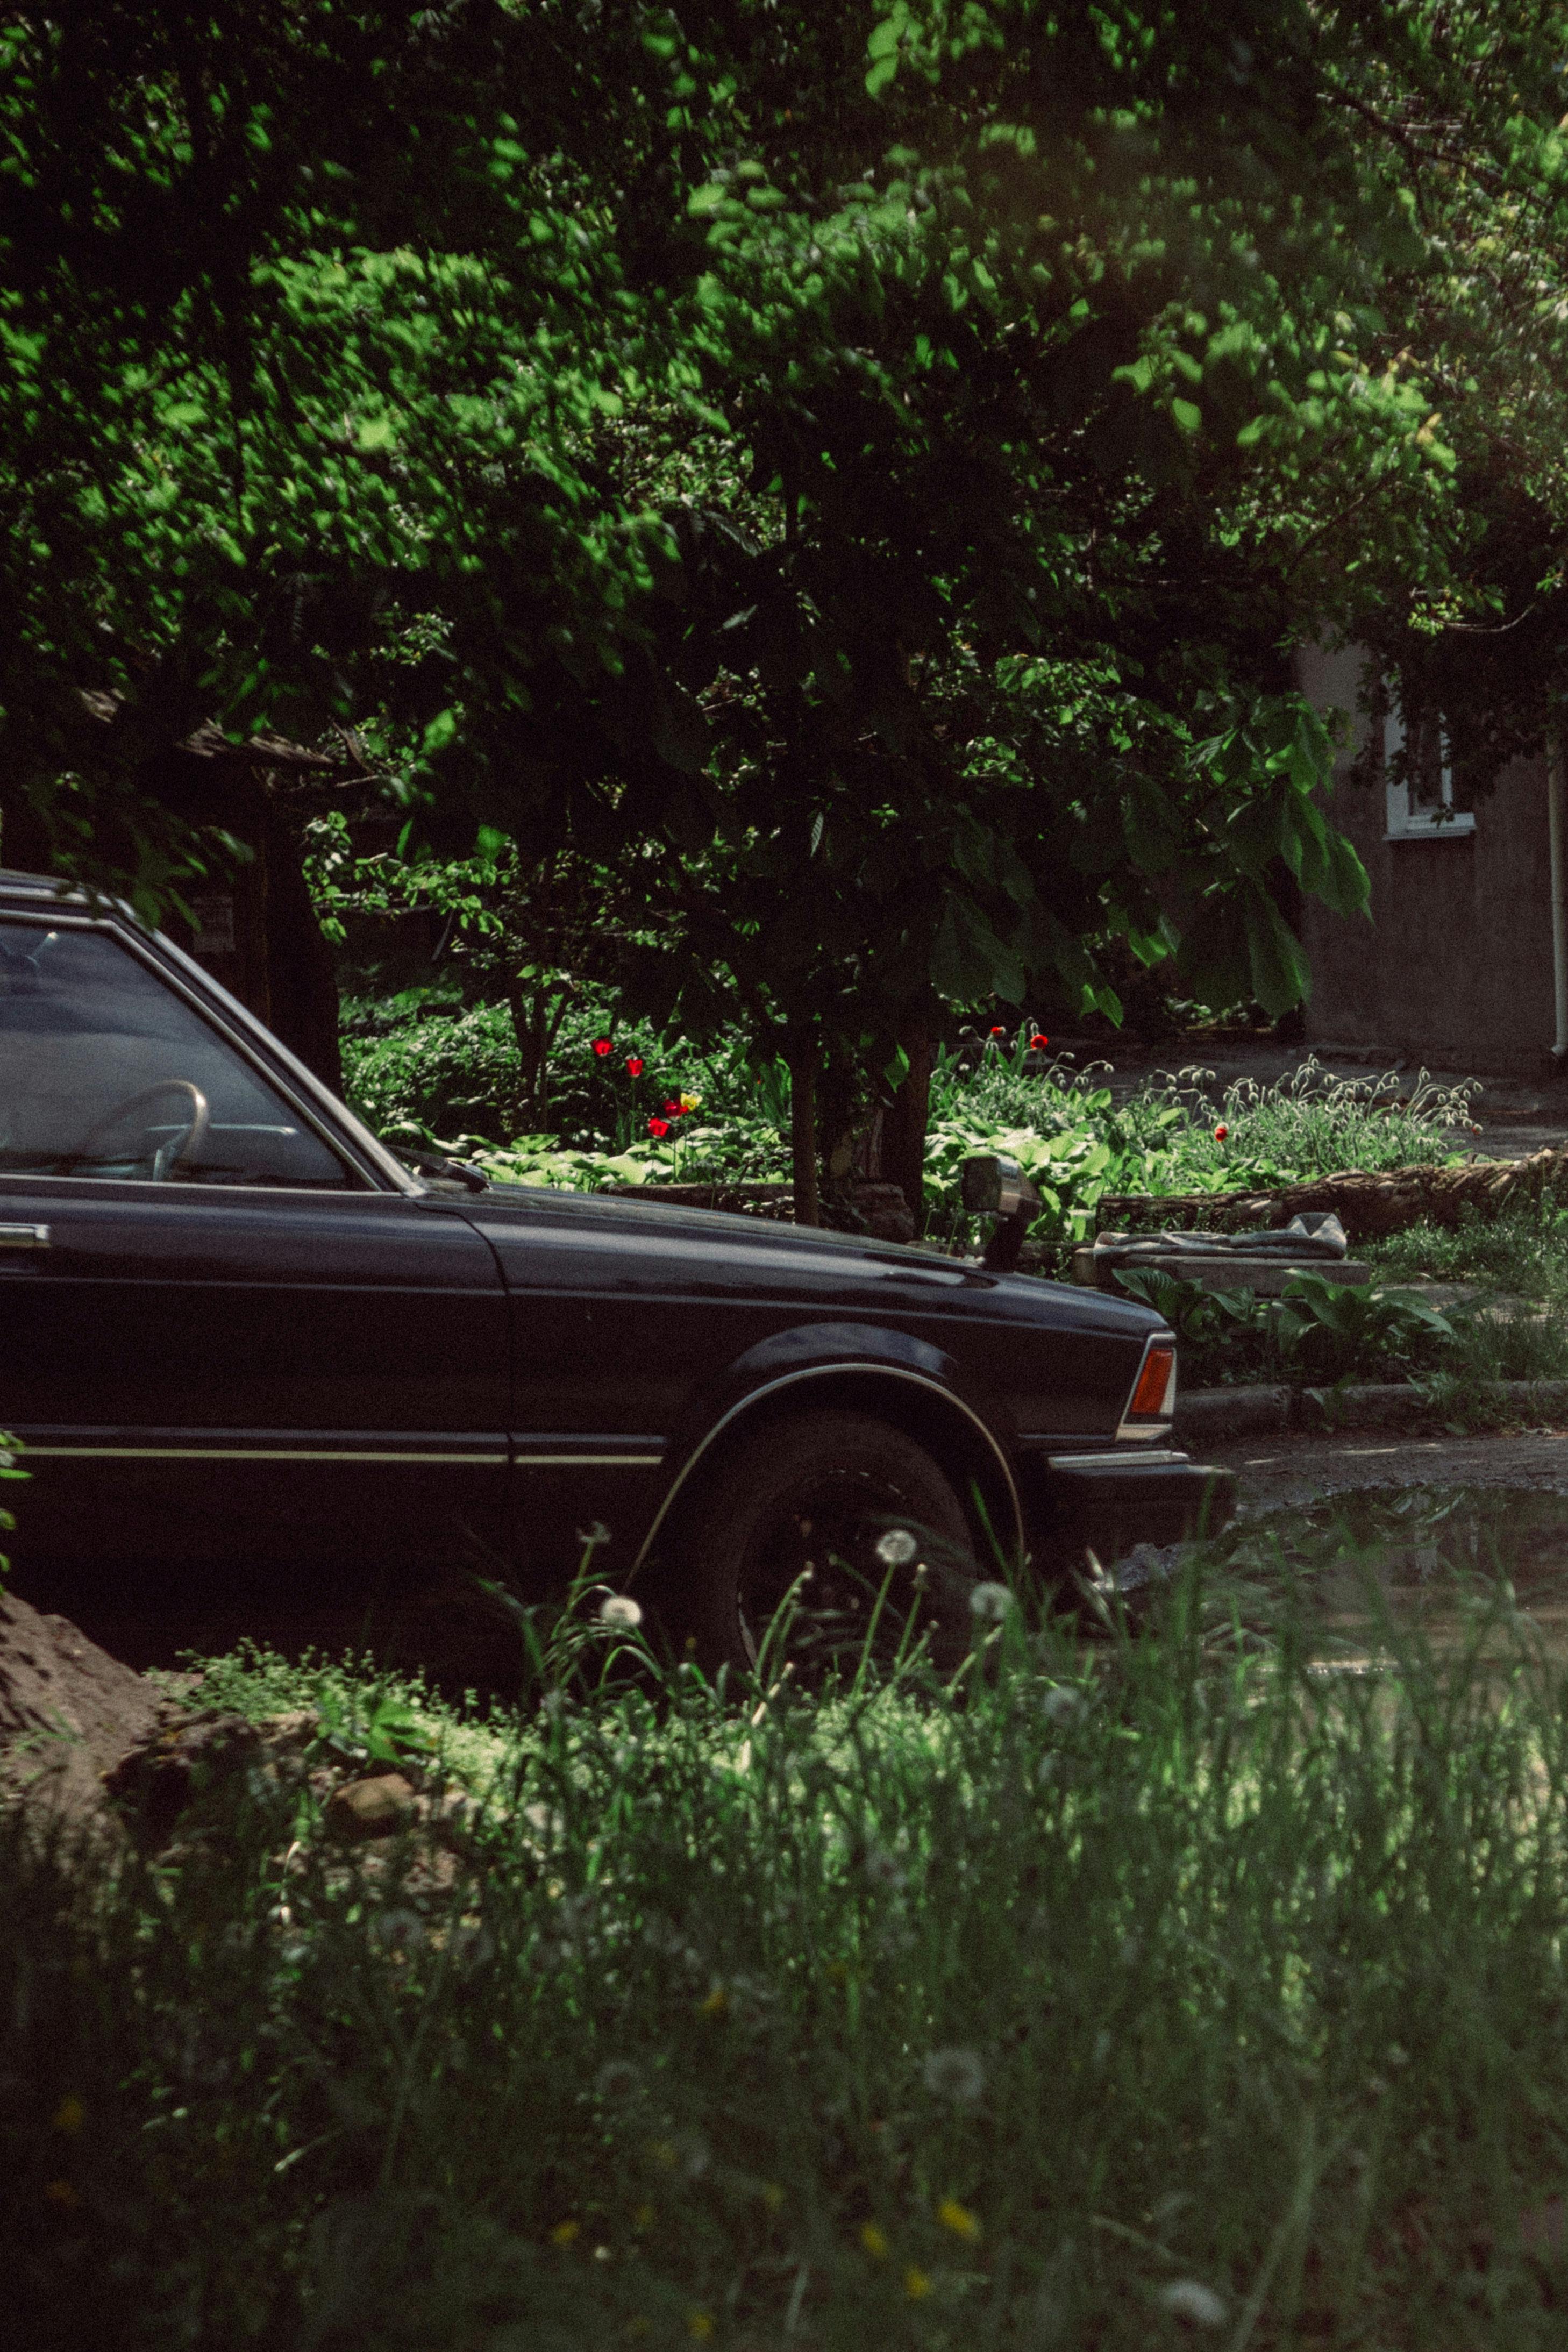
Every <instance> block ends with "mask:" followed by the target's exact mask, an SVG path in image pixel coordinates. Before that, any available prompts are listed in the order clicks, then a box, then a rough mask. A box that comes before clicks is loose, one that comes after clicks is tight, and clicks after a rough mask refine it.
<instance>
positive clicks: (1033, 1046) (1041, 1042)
mask: <svg viewBox="0 0 1568 2352" xmlns="http://www.w3.org/2000/svg"><path fill="white" fill-rule="evenodd" d="M1050 1042H1051V1041H1050V1039H1049V1038H1048V1037H1042V1036H1041V1035H1040V1034H1039V1031H1038V1030H1037V1031H1036V1032H1035V1034H1034V1035H1033V1036H1032V1037H1031V1038H1030V1040H1029V1050H1030V1052H1031V1053H1035V1054H1037V1053H1039V1052H1040V1051H1041V1050H1042V1049H1043V1048H1044V1047H1045V1046H1047V1045H1049V1044H1050Z"/></svg>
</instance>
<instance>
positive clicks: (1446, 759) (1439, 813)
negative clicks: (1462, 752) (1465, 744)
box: [1383, 693, 1476, 841]
mask: <svg viewBox="0 0 1568 2352" xmlns="http://www.w3.org/2000/svg"><path fill="white" fill-rule="evenodd" d="M1383 779H1384V795H1385V798H1386V803H1387V811H1388V819H1387V824H1386V827H1385V832H1384V837H1385V839H1387V840H1389V841H1461V840H1463V839H1464V838H1465V836H1466V835H1468V834H1472V833H1474V831H1475V829H1476V819H1475V812H1474V811H1473V810H1471V809H1462V808H1457V807H1456V806H1455V804H1454V763H1453V760H1452V757H1451V756H1450V753H1449V749H1448V733H1447V728H1446V727H1445V726H1444V724H1443V722H1442V720H1441V719H1440V718H1438V717H1437V715H1436V712H1435V711H1434V712H1428V713H1427V715H1426V717H1425V718H1422V719H1417V721H1416V722H1415V728H1414V730H1407V729H1406V727H1405V714H1404V712H1403V711H1402V710H1401V709H1400V707H1399V698H1398V696H1397V695H1395V694H1394V693H1390V695H1389V698H1388V703H1387V707H1386V709H1384V719H1383Z"/></svg>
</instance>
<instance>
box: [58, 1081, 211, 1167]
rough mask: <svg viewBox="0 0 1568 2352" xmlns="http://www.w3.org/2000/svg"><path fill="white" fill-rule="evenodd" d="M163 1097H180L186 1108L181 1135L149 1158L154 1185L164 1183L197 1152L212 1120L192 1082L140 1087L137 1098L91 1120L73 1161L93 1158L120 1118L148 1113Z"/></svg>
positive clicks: (78, 1161)
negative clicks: (143, 1111) (134, 1112)
mask: <svg viewBox="0 0 1568 2352" xmlns="http://www.w3.org/2000/svg"><path fill="white" fill-rule="evenodd" d="M166 1095H183V1096H184V1098H185V1101H186V1104H187V1105H188V1107H189V1115H188V1121H187V1124H186V1127H185V1131H184V1134H183V1135H181V1136H178V1137H174V1138H171V1139H170V1140H169V1142H167V1143H161V1144H160V1145H159V1146H158V1148H157V1150H155V1151H154V1152H153V1155H152V1160H153V1165H152V1181H153V1183H154V1184H162V1183H164V1182H166V1181H167V1180H168V1178H169V1177H170V1176H172V1175H173V1174H174V1171H175V1169H177V1168H178V1167H180V1166H181V1164H182V1163H183V1162H184V1160H188V1159H189V1158H190V1157H191V1155H192V1153H193V1152H195V1151H196V1150H199V1148H200V1146H201V1145H202V1143H203V1142H204V1141H205V1137H206V1131H207V1128H208V1126H209V1125H210V1123H211V1120H212V1112H211V1109H210V1108H209V1107H208V1104H207V1098H206V1097H205V1095H204V1094H203V1092H202V1090H201V1088H200V1087H198V1086H197V1085H196V1084H195V1081H194V1080H193V1079H191V1078H160V1079H159V1080H158V1083H157V1085H156V1086H152V1087H142V1091H141V1093H140V1094H136V1095H127V1097H125V1100H124V1101H123V1102H121V1103H116V1104H115V1106H114V1108H113V1109H112V1110H108V1111H105V1112H104V1114H103V1117H102V1118H97V1119H94V1121H93V1123H92V1125H91V1126H90V1127H89V1129H88V1131H87V1133H86V1134H85V1135H84V1136H83V1137H82V1139H81V1141H80V1142H79V1144H78V1145H77V1148H76V1150H74V1151H73V1152H72V1154H71V1159H72V1160H73V1161H74V1162H76V1163H78V1164H79V1163H80V1162H81V1161H82V1160H90V1159H91V1158H93V1156H94V1154H95V1150H96V1148H97V1146H98V1145H99V1144H100V1142H101V1140H102V1139H103V1138H104V1137H105V1136H106V1135H112V1133H113V1132H114V1129H115V1128H116V1127H117V1126H118V1125H119V1123H120V1121H121V1119H122V1118H130V1117H131V1115H132V1111H139V1110H145V1109H149V1108H151V1107H152V1105H153V1103H155V1102H158V1101H160V1100H161V1099H162V1098H163V1097H164V1096H166ZM147 1124H148V1122H147V1121H146V1120H145V1119H143V1120H142V1135H143V1138H145V1135H146V1132H147Z"/></svg>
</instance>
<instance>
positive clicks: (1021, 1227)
mask: <svg viewBox="0 0 1568 2352" xmlns="http://www.w3.org/2000/svg"><path fill="white" fill-rule="evenodd" d="M962 1175H963V1205H964V1207H965V1209H966V1210H967V1211H968V1212H969V1214H970V1215H971V1216H972V1217H996V1218H998V1219H999V1220H1000V1223H998V1225H997V1227H996V1230H995V1232H994V1234H992V1236H991V1238H990V1240H989V1241H988V1242H987V1243H986V1244H985V1250H984V1255H983V1256H982V1258H981V1261H980V1263H981V1264H982V1265H984V1267H985V1268H986V1269H987V1271H988V1272H990V1273H992V1274H1011V1273H1012V1271H1013V1269H1014V1267H1015V1266H1016V1265H1017V1263H1018V1257H1019V1253H1020V1252H1021V1251H1022V1249H1023V1246H1024V1236H1025V1234H1026V1233H1027V1232H1028V1230H1029V1227H1030V1225H1031V1224H1032V1223H1034V1219H1035V1213H1036V1211H1037V1209H1038V1207H1039V1205H1040V1196H1039V1194H1038V1193H1037V1192H1036V1190H1035V1188H1034V1186H1033V1184H1031V1183H1030V1181H1029V1180H1028V1178H1027V1177H1026V1175H1025V1173H1024V1171H1023V1170H1022V1169H1021V1168H1020V1167H1019V1165H1018V1163H1017V1161H1016V1160H1009V1159H1008V1157H1007V1155H1006V1153H1005V1152H1002V1151H984V1152H975V1153H974V1154H973V1156H972V1157H971V1158H970V1159H968V1160H965V1161H964V1162H963V1171H962Z"/></svg>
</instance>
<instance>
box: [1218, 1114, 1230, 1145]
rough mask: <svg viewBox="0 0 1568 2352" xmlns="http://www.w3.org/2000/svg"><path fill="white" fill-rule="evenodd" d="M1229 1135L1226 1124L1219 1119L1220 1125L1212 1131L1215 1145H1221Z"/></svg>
mask: <svg viewBox="0 0 1568 2352" xmlns="http://www.w3.org/2000/svg"><path fill="white" fill-rule="evenodd" d="M1229 1133H1230V1129H1229V1128H1228V1127H1226V1123H1225V1121H1224V1119H1223V1118H1222V1119H1221V1121H1220V1123H1219V1125H1218V1126H1217V1127H1216V1128H1215V1131H1214V1139H1215V1142H1216V1143H1223V1142H1224V1141H1225V1139H1226V1136H1227V1135H1228V1134H1229Z"/></svg>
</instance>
